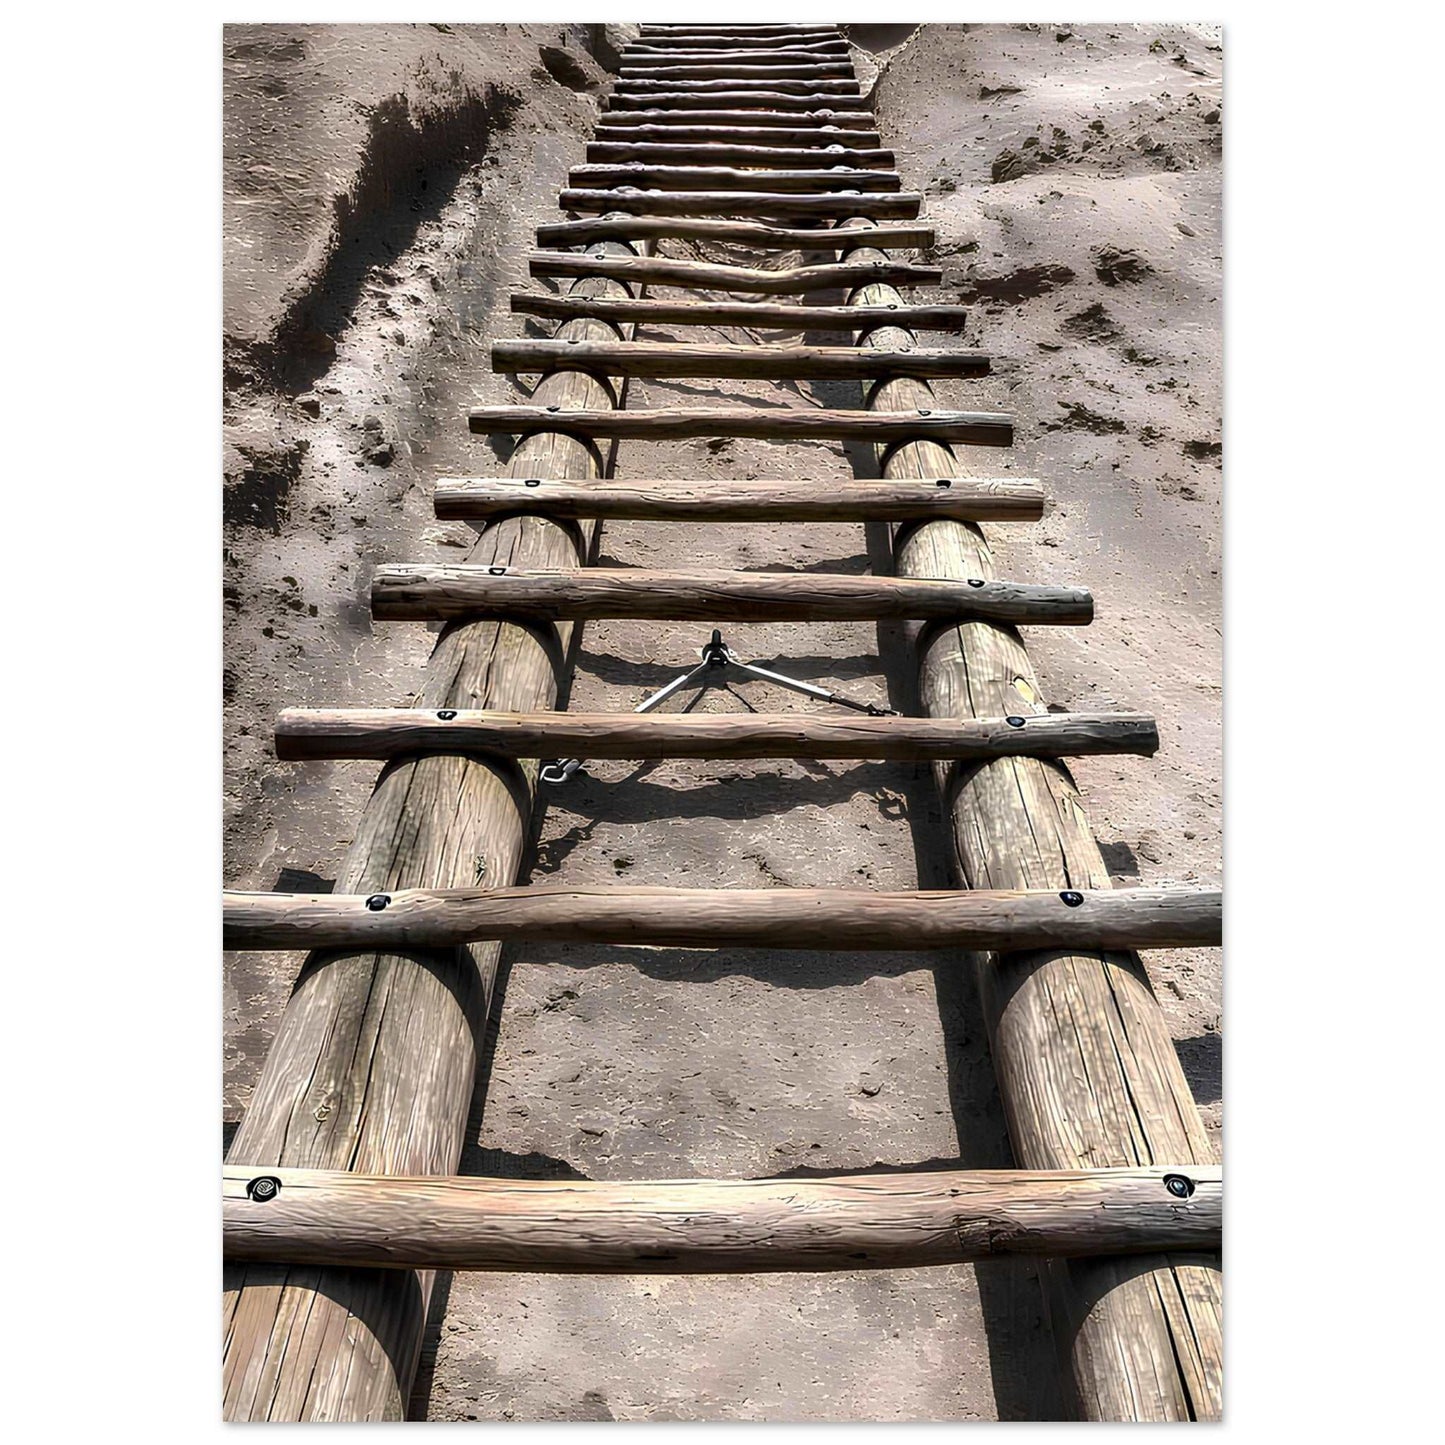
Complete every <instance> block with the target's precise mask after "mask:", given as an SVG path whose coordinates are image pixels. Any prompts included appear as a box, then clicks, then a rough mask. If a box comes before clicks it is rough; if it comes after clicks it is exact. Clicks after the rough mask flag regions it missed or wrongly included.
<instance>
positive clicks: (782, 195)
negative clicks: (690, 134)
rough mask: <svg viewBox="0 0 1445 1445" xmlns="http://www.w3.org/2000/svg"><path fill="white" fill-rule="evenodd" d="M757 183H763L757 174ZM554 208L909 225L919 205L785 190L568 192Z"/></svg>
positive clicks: (910, 200)
mask: <svg viewBox="0 0 1445 1445" xmlns="http://www.w3.org/2000/svg"><path fill="white" fill-rule="evenodd" d="M759 179H762V176H761V174H760V176H759ZM557 204H558V205H559V206H560V207H561V208H562V210H564V211H582V212H588V211H590V212H592V213H593V214H595V215H606V214H607V212H608V211H632V212H634V213H635V214H637V215H639V216H750V215H752V216H780V217H782V218H783V219H784V220H794V219H798V218H800V217H801V218H802V219H804V220H807V219H813V220H817V219H818V218H819V217H827V218H830V219H836V218H838V217H841V216H858V215H861V216H869V217H871V218H872V219H874V220H879V221H885V220H898V221H911V220H912V219H913V218H914V217H915V216H916V215H917V214H918V211H919V207H920V206H921V205H922V204H923V197H922V196H920V195H919V194H918V192H917V191H898V192H896V193H882V194H877V195H868V196H850V195H848V194H846V193H845V192H841V191H840V192H839V193H838V194H836V195H834V194H832V193H831V192H828V191H822V192H819V193H817V194H816V195H801V194H800V195H794V194H792V193H791V192H788V191H768V190H760V191H640V190H635V189H633V188H632V187H630V186H620V187H618V188H617V189H616V190H611V191H607V190H585V191H584V190H575V189H573V190H566V191H563V192H562V195H561V198H560V199H559V200H558V202H557Z"/></svg>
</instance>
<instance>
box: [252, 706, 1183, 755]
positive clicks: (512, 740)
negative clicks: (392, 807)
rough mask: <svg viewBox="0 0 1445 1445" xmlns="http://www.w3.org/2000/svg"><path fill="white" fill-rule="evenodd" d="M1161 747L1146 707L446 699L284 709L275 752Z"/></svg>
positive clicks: (908, 751)
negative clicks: (637, 706)
mask: <svg viewBox="0 0 1445 1445" xmlns="http://www.w3.org/2000/svg"><path fill="white" fill-rule="evenodd" d="M1158 747H1159V729H1158V727H1157V726H1156V724H1155V722H1154V719H1153V718H1151V717H1147V716H1145V715H1144V714H1142V713H1034V714H1030V715H1028V716H1024V717H1017V719H1016V721H1013V722H1010V721H1009V719H1007V718H1001V717H1000V718H966V719H965V718H959V719H954V718H916V717H842V716H833V715H828V714H818V713H801V712H789V713H753V712H740V713H647V714H639V713H631V712H623V713H579V712H535V713H509V712H485V711H475V710H472V711H469V710H466V709H460V710H458V709H455V708H443V709H440V710H437V709H430V708H406V707H394V708H288V709H286V711H284V712H283V713H281V715H280V716H279V717H278V718H277V720H276V756H277V757H278V758H282V759H285V760H286V761H288V762H297V761H302V760H306V759H316V758H329V759H343V758H344V759H356V758H378V759H379V758H395V757H403V756H405V755H407V754H409V753H424V752H448V753H485V754H500V755H501V756H504V757H511V758H552V757H585V758H873V759H886V760H895V759H897V760H903V761H908V762H945V761H948V760H950V759H955V758H972V759H979V758H1006V757H1033V758H1071V757H1092V756H1095V755H1103V754H1115V753H1132V754H1136V755H1141V756H1144V757H1149V756H1152V755H1153V754H1154V753H1155V752H1156V751H1157V750H1158Z"/></svg>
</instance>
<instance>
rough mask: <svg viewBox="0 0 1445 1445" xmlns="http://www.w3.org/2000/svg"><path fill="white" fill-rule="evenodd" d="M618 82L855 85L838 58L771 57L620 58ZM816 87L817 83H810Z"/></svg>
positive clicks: (849, 73) (846, 66) (848, 68)
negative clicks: (655, 61) (745, 61)
mask: <svg viewBox="0 0 1445 1445" xmlns="http://www.w3.org/2000/svg"><path fill="white" fill-rule="evenodd" d="M617 79H618V83H619V84H627V83H628V82H631V81H634V80H657V81H669V82H670V81H674V80H722V81H728V82H732V83H735V82H737V81H750V80H761V81H767V82H772V81H783V80H789V81H798V82H813V81H817V82H822V81H840V80H849V81H851V82H852V83H853V86H854V88H855V89H856V88H857V84H858V82H857V79H856V77H855V76H854V74H853V67H852V65H850V64H849V63H848V62H846V61H839V60H806V59H805V60H797V59H791V60H786V59H785V60H770V61H767V62H766V63H759V64H756V65H739V64H737V63H736V62H732V61H724V62H722V63H721V64H718V63H717V62H713V61H706V60H677V61H673V62H671V63H665V64H662V65H651V64H638V62H637V61H636V60H629V59H627V58H626V57H624V59H623V63H622V69H621V70H619V71H618V72H617ZM811 88H812V89H814V90H816V89H817V88H818V86H817V85H813V86H811Z"/></svg>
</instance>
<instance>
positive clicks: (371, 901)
mask: <svg viewBox="0 0 1445 1445" xmlns="http://www.w3.org/2000/svg"><path fill="white" fill-rule="evenodd" d="M390 902H391V894H390V893H373V894H372V895H371V897H370V898H368V899H367V900H366V906H367V907H368V908H369V909H371V911H372V912H373V913H380V912H381V910H382V909H383V908H385V907H386V905H387V904H388V903H390Z"/></svg>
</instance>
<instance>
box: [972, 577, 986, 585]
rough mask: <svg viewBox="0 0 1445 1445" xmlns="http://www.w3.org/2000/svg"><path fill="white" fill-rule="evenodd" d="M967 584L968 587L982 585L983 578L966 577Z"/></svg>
mask: <svg viewBox="0 0 1445 1445" xmlns="http://www.w3.org/2000/svg"><path fill="white" fill-rule="evenodd" d="M968 585H969V586H970V587H982V586H983V585H984V580H983V578H982V577H970V578H969V579H968Z"/></svg>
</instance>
